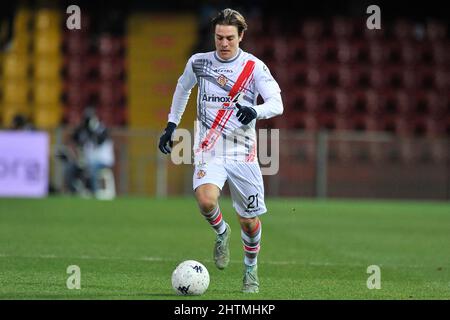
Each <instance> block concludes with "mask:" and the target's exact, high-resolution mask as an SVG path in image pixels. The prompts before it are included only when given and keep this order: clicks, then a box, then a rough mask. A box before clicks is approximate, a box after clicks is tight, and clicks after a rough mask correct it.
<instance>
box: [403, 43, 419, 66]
mask: <svg viewBox="0 0 450 320" xmlns="http://www.w3.org/2000/svg"><path fill="white" fill-rule="evenodd" d="M419 58H420V52H419V48H418V46H416V45H415V44H414V43H413V42H412V41H410V42H404V43H402V45H401V47H400V60H401V61H402V63H404V64H407V65H412V66H414V65H415V64H416V63H418V61H419Z"/></svg>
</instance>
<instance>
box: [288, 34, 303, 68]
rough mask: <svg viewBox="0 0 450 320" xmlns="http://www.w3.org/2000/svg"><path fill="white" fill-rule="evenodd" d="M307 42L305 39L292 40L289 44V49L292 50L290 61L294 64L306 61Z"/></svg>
mask: <svg viewBox="0 0 450 320" xmlns="http://www.w3.org/2000/svg"><path fill="white" fill-rule="evenodd" d="M305 45H306V41H305V40H303V39H301V38H300V39H292V41H290V42H289V48H290V50H291V56H290V59H291V61H292V62H304V61H305V60H306V53H305Z"/></svg>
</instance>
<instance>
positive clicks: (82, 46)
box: [64, 33, 89, 55]
mask: <svg viewBox="0 0 450 320" xmlns="http://www.w3.org/2000/svg"><path fill="white" fill-rule="evenodd" d="M64 51H65V52H66V54H68V55H85V54H87V53H88V52H89V38H88V36H87V35H86V34H84V33H69V34H68V36H66V39H65V42H64Z"/></svg>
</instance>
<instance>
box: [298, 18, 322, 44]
mask: <svg viewBox="0 0 450 320" xmlns="http://www.w3.org/2000/svg"><path fill="white" fill-rule="evenodd" d="M324 30H325V27H324V23H323V21H322V20H319V19H317V20H316V19H307V20H305V21H304V22H303V24H302V28H301V35H302V36H303V37H305V38H306V39H308V40H311V39H320V38H322V36H323V34H324Z"/></svg>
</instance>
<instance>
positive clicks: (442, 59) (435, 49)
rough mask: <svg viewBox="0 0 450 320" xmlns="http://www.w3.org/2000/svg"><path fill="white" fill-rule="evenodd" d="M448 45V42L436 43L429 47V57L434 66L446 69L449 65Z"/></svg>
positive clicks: (449, 48)
mask: <svg viewBox="0 0 450 320" xmlns="http://www.w3.org/2000/svg"><path fill="white" fill-rule="evenodd" d="M449 52H450V43H449V42H445V41H442V42H437V43H433V45H432V47H431V55H432V58H433V63H434V64H435V65H438V66H441V67H442V68H444V67H446V66H447V67H448V65H449V63H450V57H449V56H450V54H449Z"/></svg>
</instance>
